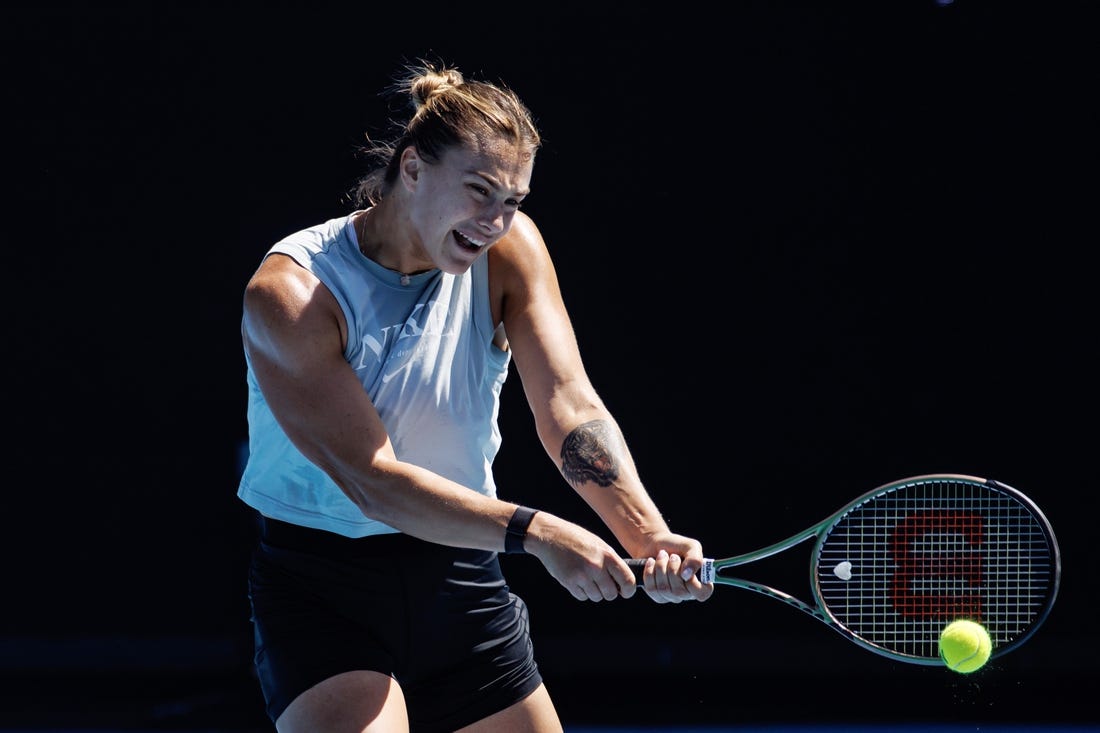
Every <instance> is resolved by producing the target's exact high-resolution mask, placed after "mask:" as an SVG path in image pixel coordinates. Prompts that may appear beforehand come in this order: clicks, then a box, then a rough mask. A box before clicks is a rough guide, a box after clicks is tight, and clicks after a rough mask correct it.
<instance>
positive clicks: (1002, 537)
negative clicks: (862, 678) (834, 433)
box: [810, 474, 1061, 665]
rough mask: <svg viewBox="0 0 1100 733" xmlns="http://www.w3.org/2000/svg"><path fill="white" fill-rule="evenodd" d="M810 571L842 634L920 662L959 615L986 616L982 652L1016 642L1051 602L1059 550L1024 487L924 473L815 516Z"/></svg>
mask: <svg viewBox="0 0 1100 733" xmlns="http://www.w3.org/2000/svg"><path fill="white" fill-rule="evenodd" d="M810 574H811V584H812V585H813V592H814V596H815V599H816V601H817V605H818V607H819V609H820V610H821V611H822V612H823V613H824V614H825V616H826V617H827V618H828V621H829V623H830V624H832V625H834V627H836V628H837V629H838V630H839V631H841V632H842V633H844V634H845V635H846V636H849V637H850V638H851V639H852V641H854V642H856V643H857V644H860V645H861V646H864V647H866V648H868V649H870V650H871V651H874V652H876V653H879V654H882V655H884V656H887V657H891V658H894V659H898V660H900V661H906V662H911V663H918V664H930V665H931V664H942V661H941V660H940V658H939V637H940V632H941V631H942V630H943V628H944V627H945V626H946V625H947V624H948V623H950V622H951V621H954V620H956V619H959V618H969V619H972V620H975V621H978V622H979V623H981V624H982V625H984V626H985V627H986V629H987V630H988V631H989V634H990V638H991V639H992V641H993V657H997V656H999V655H1002V654H1005V653H1007V652H1009V651H1011V650H1013V649H1015V648H1017V647H1018V646H1020V644H1022V643H1023V642H1024V641H1026V640H1027V639H1028V638H1029V637H1030V636H1031V635H1032V634H1033V633H1034V632H1035V630H1036V629H1038V628H1039V626H1040V625H1041V624H1042V623H1043V621H1044V620H1045V619H1046V617H1047V615H1048V614H1049V613H1050V609H1051V607H1052V606H1053V605H1054V600H1055V598H1056V597H1057V594H1058V585H1059V582H1060V578H1061V556H1060V553H1059V549H1058V543H1057V540H1056V538H1055V535H1054V531H1053V528H1052V527H1051V525H1050V522H1049V521H1048V520H1047V518H1046V517H1045V516H1044V515H1043V513H1042V511H1041V510H1040V509H1039V507H1038V506H1036V505H1035V503H1034V502H1032V501H1031V499H1029V498H1028V497H1026V496H1025V495H1024V494H1023V493H1021V492H1019V491H1017V490H1016V489H1014V488H1012V487H1010V486H1007V485H1005V484H1003V483H1000V482H997V481H993V480H990V479H984V478H978V477H975V476H966V475H961V474H928V475H924V476H915V477H912V478H907V479H902V480H900V481H895V482H892V483H889V484H885V485H883V486H880V487H878V488H877V489H874V490H872V491H869V492H867V493H866V494H864V495H863V496H861V497H860V498H858V499H856V500H855V501H853V502H851V503H850V504H849V505H847V506H846V507H844V508H842V509H841V510H839V511H838V512H836V513H835V514H834V515H833V516H832V517H831V518H830V519H829V520H828V521H827V522H825V523H823V525H822V527H821V529H820V531H819V533H818V539H817V542H816V543H815V546H814V551H813V553H812V559H811V568H810Z"/></svg>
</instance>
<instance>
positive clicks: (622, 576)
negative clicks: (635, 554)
mask: <svg viewBox="0 0 1100 733" xmlns="http://www.w3.org/2000/svg"><path fill="white" fill-rule="evenodd" d="M609 572H610V573H611V579H612V580H613V581H614V582H615V594H616V597H619V596H622V597H623V598H631V597H633V595H634V592H635V591H636V590H637V589H638V583H637V581H636V580H635V579H634V572H633V571H632V570H631V569H630V568H629V567H628V566H627V565H626V563H617V564H615V565H612V566H611V567H610V568H609ZM608 600H611V599H610V598H609V599H608Z"/></svg>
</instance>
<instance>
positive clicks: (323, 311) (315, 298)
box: [242, 254, 343, 347]
mask: <svg viewBox="0 0 1100 733" xmlns="http://www.w3.org/2000/svg"><path fill="white" fill-rule="evenodd" d="M333 327H336V328H333ZM242 328H243V330H244V334H245V337H246V343H250V344H252V345H253V346H261V345H263V344H265V343H266V344H267V345H268V346H271V345H273V342H278V343H283V344H284V347H285V340H286V339H285V337H289V336H291V335H295V334H296V335H297V336H307V335H308V334H310V333H316V332H318V331H320V332H323V331H326V330H328V329H333V333H334V334H336V335H338V336H340V340H343V333H342V332H343V328H342V319H340V317H339V307H338V305H337V304H336V300H335V298H334V297H333V296H332V294H331V293H330V292H329V291H328V289H327V288H326V287H325V286H324V285H323V284H322V283H321V281H320V280H319V279H318V278H317V277H316V276H315V275H314V274H313V273H311V272H310V271H309V270H307V269H306V268H304V267H302V266H301V265H299V264H298V263H297V262H295V261H294V260H293V258H291V257H289V256H286V255H281V254H271V255H268V256H267V257H266V258H265V259H264V261H263V262H262V263H261V264H260V266H259V268H257V270H256V272H255V273H253V275H252V277H251V278H250V279H249V281H248V284H247V285H246V286H245V292H244V319H243V323H242ZM294 340H299V339H294ZM303 340H304V339H303Z"/></svg>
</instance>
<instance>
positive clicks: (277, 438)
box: [237, 216, 511, 537]
mask: <svg viewBox="0 0 1100 733" xmlns="http://www.w3.org/2000/svg"><path fill="white" fill-rule="evenodd" d="M272 252H279V253H283V254H286V255H289V256H290V257H292V258H294V260H295V261H296V262H298V263H299V264H300V265H302V266H303V267H305V268H306V269H307V270H309V271H310V272H312V273H313V274H314V275H316V276H317V277H318V279H320V280H321V282H322V283H324V284H325V285H326V286H327V287H328V289H329V290H330V291H332V294H333V295H334V296H335V297H336V300H337V301H338V302H339V304H340V308H341V309H342V310H343V312H344V317H345V318H346V319H347V324H348V345H347V349H346V351H345V352H344V358H345V359H347V361H348V363H349V364H350V365H351V366H352V368H353V369H354V370H355V373H356V374H357V375H358V377H359V381H360V382H362V384H363V389H365V390H366V391H367V394H369V395H370V398H371V400H372V401H373V402H374V406H375V407H376V408H377V409H378V412H379V414H380V415H381V416H382V422H383V423H384V424H385V426H386V430H387V431H388V433H389V436H390V440H391V442H392V443H393V448H394V451H395V452H396V454H397V457H398V459H400V460H402V461H406V462H408V463H413V464H416V465H418V466H422V467H424V468H427V469H429V470H431V471H434V472H435V473H438V474H440V475H442V476H445V477H447V478H449V479H451V480H452V481H455V482H457V483H459V484H462V485H463V486H466V487H469V488H470V489H471V490H473V491H478V492H480V493H482V494H485V495H486V496H496V484H495V483H494V480H493V473H492V464H493V459H494V458H495V457H496V454H497V451H498V450H499V449H500V442H501V436H500V431H499V428H498V426H497V416H498V413H499V408H500V391H501V388H502V387H503V386H504V380H505V378H506V377H507V375H508V364H509V361H510V359H511V353H510V352H506V351H502V350H501V349H499V348H497V347H496V346H495V345H493V331H494V327H493V322H492V315H491V311H490V307H489V277H488V271H489V270H488V257H487V256H484V255H483V256H481V257H479V258H478V259H477V260H476V261H475V262H474V264H473V266H472V267H471V268H470V269H469V270H468V271H467V272H465V273H464V274H462V275H448V274H446V273H443V272H442V271H440V270H432V271H430V272H425V273H421V274H419V275H412V276H410V277H408V278H407V279H406V280H404V281H403V277H404V276H402V275H401V274H399V273H396V272H393V271H391V270H387V269H386V268H384V267H382V266H381V265H379V264H378V263H376V262H374V261H373V260H371V259H369V258H368V257H366V256H364V255H363V254H362V253H361V252H360V251H359V243H358V241H357V239H356V236H355V231H354V227H353V226H352V225H351V217H350V216H345V217H340V218H337V219H332V220H329V221H327V222H325V223H324V224H321V225H319V226H315V227H311V228H309V229H306V230H303V231H300V232H297V233H295V234H292V235H291V236H289V237H287V238H285V239H283V240H282V241H280V242H278V243H277V244H275V245H274V246H273V247H272V248H271V249H270V250H269V254H270V253H272ZM403 282H406V283H407V284H402V283H403ZM245 362H246V365H247V374H246V377H247V383H248V413H247V414H248V433H249V436H248V450H249V455H248V461H247V463H246V464H245V467H244V472H243V474H242V476H241V481H240V485H239V487H238V490H237V496H238V497H240V499H241V500H242V501H244V502H245V503H246V504H248V505H249V506H251V507H253V508H255V509H257V510H258V511H260V512H261V513H263V514H264V515H266V516H268V517H272V518H275V519H281V520H283V521H286V522H292V523H294V524H300V525H303V526H306V527H312V528H314V529H324V530H329V531H332V532H336V533H338V534H342V535H345V536H347V537H364V536H367V535H373V534H386V533H392V532H396V531H397V530H395V529H394V528H392V527H390V526H388V525H386V524H383V523H381V522H378V521H375V520H373V519H370V518H369V517H366V516H364V515H363V513H362V512H361V511H360V510H359V508H358V507H357V506H356V505H355V504H354V503H353V502H352V501H351V500H350V499H348V498H347V496H346V495H345V494H344V493H343V491H341V490H340V488H339V487H338V486H337V485H336V483H335V482H334V481H333V480H332V479H331V478H329V477H328V475H327V474H325V473H324V472H323V471H322V470H321V469H319V468H318V467H317V466H315V465H314V464H312V463H311V462H310V461H309V460H308V459H307V458H306V457H305V456H303V455H302V454H301V452H300V451H298V449H297V448H295V447H294V445H293V444H292V443H291V442H290V439H289V438H288V437H287V435H286V433H284V432H283V430H282V428H280V427H279V425H278V423H277V422H276V421H275V418H274V416H273V415H272V413H271V410H270V408H269V407H268V404H267V402H266V400H264V396H263V394H262V393H261V392H260V388H259V385H258V384H257V383H256V378H255V376H254V374H253V372H252V365H251V363H250V362H249V360H248V358H247V355H246V358H245Z"/></svg>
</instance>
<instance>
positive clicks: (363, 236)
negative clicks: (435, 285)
mask: <svg viewBox="0 0 1100 733" xmlns="http://www.w3.org/2000/svg"><path fill="white" fill-rule="evenodd" d="M359 222H361V223H362V226H358V225H357V226H356V227H355V235H356V236H357V237H358V238H359V254H361V255H363V256H364V257H366V258H367V259H370V256H369V255H367V252H366V250H365V249H364V248H363V245H364V244H365V243H366V241H367V216H366V214H364V215H363V216H361V217H359ZM357 224H358V222H357ZM379 264H381V263H379ZM383 267H385V266H384V265H383ZM386 269H387V270H390V268H388V267H387V268H386ZM391 272H396V273H397V274H399V275H400V276H401V284H402V285H408V284H409V283H410V282H412V278H411V277H409V275H407V274H405V273H404V272H401V271H400V270H391Z"/></svg>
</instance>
